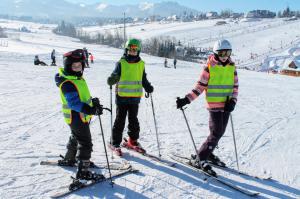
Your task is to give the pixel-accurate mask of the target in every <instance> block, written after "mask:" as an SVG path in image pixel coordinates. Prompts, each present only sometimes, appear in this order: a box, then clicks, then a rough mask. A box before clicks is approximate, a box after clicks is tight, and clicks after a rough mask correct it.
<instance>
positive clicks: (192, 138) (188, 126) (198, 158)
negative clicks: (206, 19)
mask: <svg viewBox="0 0 300 199" xmlns="http://www.w3.org/2000/svg"><path fill="white" fill-rule="evenodd" d="M180 110H181V111H182V114H183V117H184V119H185V123H186V126H187V128H188V130H189V133H190V136H191V140H192V142H193V146H194V149H195V152H196V157H197V160H198V161H200V157H199V154H198V151H197V147H196V144H195V140H194V137H193V134H192V131H191V128H190V125H189V123H188V121H187V119H186V116H185V113H184V109H183V108H182V107H181V108H180Z"/></svg>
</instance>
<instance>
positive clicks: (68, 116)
mask: <svg viewBox="0 0 300 199" xmlns="http://www.w3.org/2000/svg"><path fill="white" fill-rule="evenodd" d="M59 75H60V76H62V77H64V78H65V79H66V80H65V81H63V82H62V83H61V84H60V86H59V89H60V97H61V102H62V112H63V114H64V118H65V121H66V123H67V124H71V122H72V111H71V109H70V108H69V106H68V102H67V100H66V98H65V96H64V94H63V92H62V90H61V87H62V85H63V84H64V83H65V82H71V83H72V84H73V85H74V86H75V87H76V90H77V92H78V95H79V99H80V101H81V102H83V103H86V104H88V105H90V106H93V103H92V97H91V95H90V91H89V88H88V86H87V84H86V82H85V80H84V78H83V77H77V76H72V75H65V74H64V69H63V68H60V69H59ZM79 115H80V119H81V121H82V122H83V123H88V122H90V120H91V118H92V115H86V114H84V113H79Z"/></svg>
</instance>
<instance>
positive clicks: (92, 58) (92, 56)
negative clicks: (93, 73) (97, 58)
mask: <svg viewBox="0 0 300 199" xmlns="http://www.w3.org/2000/svg"><path fill="white" fill-rule="evenodd" d="M89 55H90V60H91V63H92V64H93V63H94V55H93V54H92V53H89Z"/></svg>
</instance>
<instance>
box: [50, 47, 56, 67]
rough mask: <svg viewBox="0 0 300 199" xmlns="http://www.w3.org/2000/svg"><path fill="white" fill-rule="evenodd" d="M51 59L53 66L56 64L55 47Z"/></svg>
mask: <svg viewBox="0 0 300 199" xmlns="http://www.w3.org/2000/svg"><path fill="white" fill-rule="evenodd" d="M51 59H52V63H51V66H56V56H55V49H53V50H52V52H51Z"/></svg>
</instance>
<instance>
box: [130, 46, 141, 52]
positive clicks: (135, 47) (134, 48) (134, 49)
mask: <svg viewBox="0 0 300 199" xmlns="http://www.w3.org/2000/svg"><path fill="white" fill-rule="evenodd" d="M138 49H139V47H138V46H137V45H130V46H129V49H128V50H129V51H138Z"/></svg>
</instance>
